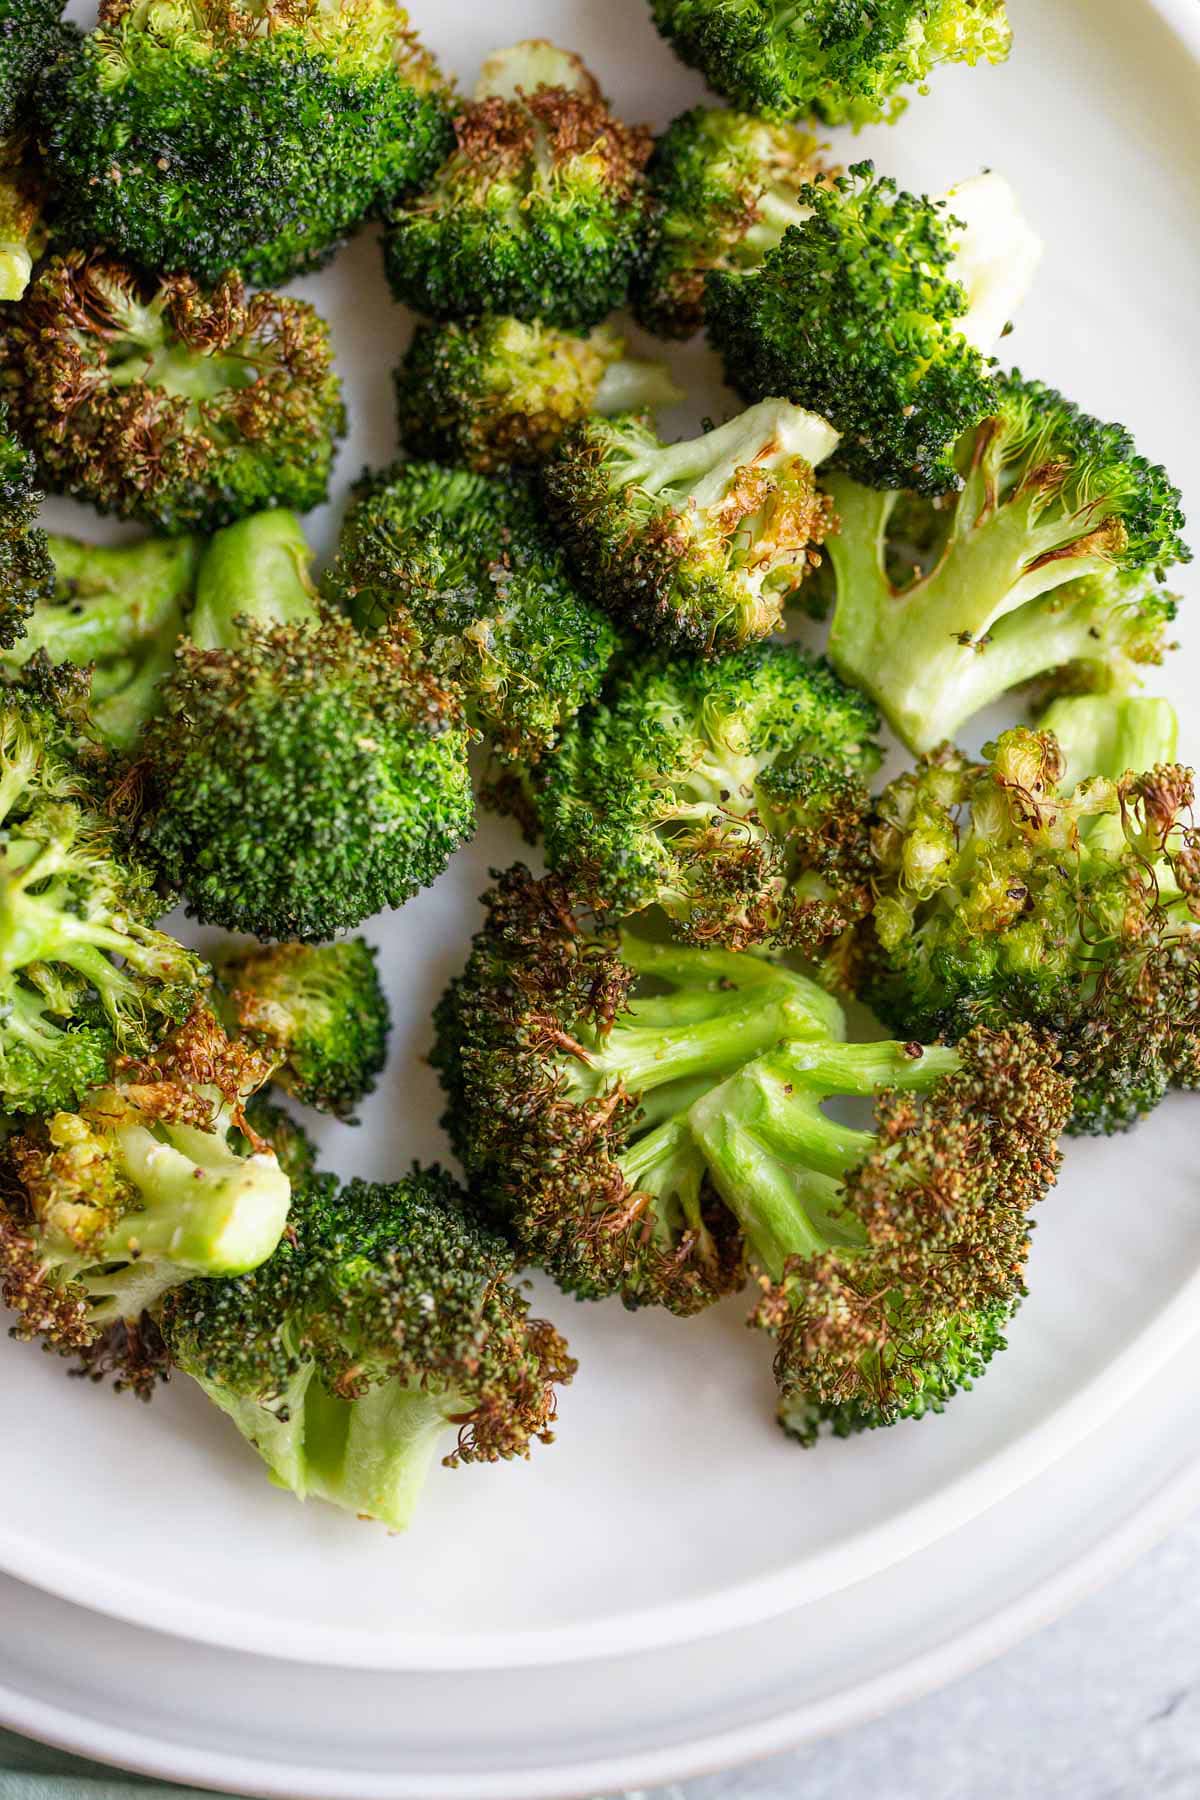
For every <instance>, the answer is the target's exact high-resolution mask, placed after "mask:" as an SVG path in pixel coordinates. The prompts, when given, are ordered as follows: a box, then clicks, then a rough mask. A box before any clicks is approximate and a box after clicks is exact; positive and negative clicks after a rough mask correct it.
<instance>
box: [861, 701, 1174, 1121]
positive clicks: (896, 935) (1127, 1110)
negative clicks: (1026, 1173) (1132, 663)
mask: <svg viewBox="0 0 1200 1800" xmlns="http://www.w3.org/2000/svg"><path fill="white" fill-rule="evenodd" d="M1065 704H1067V705H1071V704H1080V703H1078V702H1075V703H1072V702H1067V703H1065ZM1091 704H1099V705H1102V706H1103V705H1108V704H1113V705H1117V704H1120V703H1119V702H1113V703H1109V702H1103V701H1102V702H1098V703H1097V702H1093V703H1091ZM1126 704H1129V703H1126ZM1132 704H1134V705H1135V706H1136V705H1137V702H1133V703H1132ZM1165 747H1166V748H1167V749H1168V752H1169V750H1170V746H1169V745H1167V746H1165ZM986 757H987V760H985V761H983V762H971V761H970V760H969V759H968V758H967V757H965V756H964V755H963V754H962V753H961V752H959V751H955V750H950V749H948V748H946V749H943V750H941V751H938V752H935V753H934V754H933V755H932V756H929V757H926V758H925V759H924V760H923V761H922V762H921V763H919V764H918V765H917V767H916V769H915V770H913V771H910V772H909V773H908V774H906V775H902V776H901V777H899V779H898V780H896V781H894V782H893V783H892V784H891V786H890V787H888V788H887V789H885V791H884V793H883V796H882V798H881V800H880V802H879V812H878V823H877V827H876V830H875V834H874V843H875V853H876V860H877V867H878V873H877V876H876V889H877V898H876V907H875V913H874V930H873V939H874V942H873V943H872V944H871V946H870V948H869V951H868V970H869V973H868V976H867V982H866V996H867V998H868V999H869V1000H870V1002H871V1004H872V1005H874V1006H875V1007H876V1008H877V1010H878V1011H879V1012H880V1014H881V1015H882V1016H883V1017H884V1018H885V1019H888V1020H890V1021H892V1022H893V1023H894V1024H896V1025H898V1026H899V1027H900V1028H901V1029H903V1030H909V1031H913V1032H915V1033H918V1034H921V1035H927V1034H930V1033H933V1032H946V1033H948V1034H949V1035H951V1036H958V1035H959V1034H961V1033H962V1032H963V1031H965V1030H967V1029H969V1028H970V1027H971V1026H973V1025H975V1024H977V1023H981V1022H982V1023H985V1024H991V1025H1001V1024H1004V1023H1006V1022H1008V1021H1010V1020H1012V1019H1028V1020H1031V1021H1033V1022H1035V1023H1037V1024H1039V1025H1042V1026H1045V1027H1046V1028H1048V1029H1050V1030H1052V1031H1054V1032H1055V1033H1056V1034H1057V1035H1058V1036H1059V1037H1060V1039H1061V1041H1062V1042H1063V1045H1064V1050H1063V1067H1064V1070H1065V1071H1066V1073H1067V1074H1069V1075H1070V1076H1071V1078H1072V1079H1073V1080H1074V1081H1075V1083H1076V1086H1077V1099H1076V1110H1075V1116H1074V1121H1073V1125H1074V1128H1075V1129H1077V1130H1100V1131H1112V1130H1118V1129H1123V1128H1125V1127H1126V1126H1128V1125H1131V1124H1133V1123H1134V1122H1135V1120H1136V1119H1137V1118H1138V1117H1140V1116H1141V1115H1142V1114H1144V1113H1145V1112H1147V1111H1149V1110H1150V1108H1151V1107H1152V1106H1154V1105H1155V1104H1157V1102H1158V1101H1159V1100H1160V1099H1161V1098H1162V1097H1163V1095H1164V1094H1165V1093H1166V1092H1167V1090H1168V1089H1169V1088H1170V1087H1172V1086H1179V1087H1192V1086H1195V1085H1196V1083H1197V1080H1198V1079H1200V936H1198V935H1197V933H1196V932H1195V930H1194V927H1193V924H1192V920H1193V919H1194V918H1196V917H1197V916H1198V914H1200V903H1198V901H1197V894H1196V879H1195V864H1194V858H1195V855H1196V842H1195V832H1194V828H1193V826H1192V823H1191V806H1192V790H1193V782H1192V775H1191V771H1190V770H1188V769H1182V768H1180V767H1179V765H1178V764H1175V763H1173V762H1171V761H1158V762H1155V763H1154V764H1153V766H1150V767H1148V768H1145V769H1142V770H1131V771H1128V772H1123V771H1122V770H1121V769H1115V770H1102V771H1097V772H1096V774H1095V775H1094V776H1092V777H1091V778H1090V779H1085V780H1083V781H1082V782H1081V783H1080V785H1078V786H1076V787H1075V788H1074V789H1066V790H1065V791H1064V790H1063V789H1062V786H1061V783H1062V777H1063V774H1064V762H1063V757H1062V754H1061V751H1060V748H1059V745H1058V743H1057V741H1056V739H1055V738H1054V736H1053V735H1052V734H1050V733H1048V732H1042V733H1038V732H1032V731H1028V730H1024V729H1018V730H1014V731H1008V732H1005V733H1004V735H1003V736H1002V737H1001V738H1000V739H999V740H998V741H997V743H996V744H995V745H993V746H990V747H989V749H988V751H987V752H986ZM1072 773H1073V775H1076V776H1078V775H1082V774H1084V773H1085V771H1083V770H1073V771H1072Z"/></svg>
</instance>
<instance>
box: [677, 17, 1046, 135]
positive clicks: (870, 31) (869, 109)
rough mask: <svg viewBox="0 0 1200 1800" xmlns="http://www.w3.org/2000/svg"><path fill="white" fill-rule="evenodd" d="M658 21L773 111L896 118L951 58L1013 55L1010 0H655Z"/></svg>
mask: <svg viewBox="0 0 1200 1800" xmlns="http://www.w3.org/2000/svg"><path fill="white" fill-rule="evenodd" d="M650 9H651V11H652V13H653V14H654V22H655V24H656V25H657V26H658V29H659V30H660V31H661V32H662V34H663V36H664V37H665V38H668V39H669V40H670V42H671V43H672V44H673V45H674V47H675V49H676V51H677V52H678V54H679V55H680V56H681V57H682V58H683V60H684V62H686V63H691V64H692V66H693V67H694V68H697V69H699V70H700V72H701V74H702V75H703V76H704V79H705V80H706V81H707V82H708V84H709V86H710V87H712V88H713V89H714V90H715V91H716V92H717V93H718V94H724V95H725V96H726V97H727V98H728V99H730V100H732V101H733V102H734V104H735V105H737V106H744V107H745V108H746V110H747V111H748V112H756V113H761V114H762V116H763V117H764V118H767V119H795V118H800V117H803V116H804V115H805V114H810V113H811V114H814V115H815V116H816V117H817V118H820V119H823V120H824V121H825V123H826V124H827V125H853V126H855V127H856V128H857V127H858V126H860V125H872V124H877V123H889V124H890V123H892V122H893V121H894V120H896V119H897V118H899V116H900V114H901V113H902V112H903V111H904V108H905V107H906V106H907V104H908V102H907V100H906V99H905V97H904V96H903V95H902V94H901V93H899V91H898V90H899V89H900V88H904V87H913V86H915V87H916V88H917V90H918V92H920V93H924V92H926V87H925V83H926V80H927V78H928V76H929V75H930V73H931V72H932V71H933V70H934V69H936V68H938V67H939V66H940V65H941V64H942V63H952V62H965V63H970V64H971V65H972V66H974V64H975V63H977V62H981V61H983V62H990V63H998V62H1003V61H1004V59H1005V57H1006V56H1007V55H1008V51H1009V45H1010V42H1011V37H1012V33H1011V30H1010V27H1009V23H1008V17H1007V13H1006V11H1005V3H1004V0H875V4H873V5H871V6H861V5H859V4H857V0H855V3H854V4H850V5H848V4H846V0H650Z"/></svg>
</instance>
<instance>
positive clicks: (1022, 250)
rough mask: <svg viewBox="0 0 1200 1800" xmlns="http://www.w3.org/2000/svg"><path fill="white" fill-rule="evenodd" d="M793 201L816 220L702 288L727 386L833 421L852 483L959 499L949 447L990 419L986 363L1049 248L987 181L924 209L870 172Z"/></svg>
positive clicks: (864, 167)
mask: <svg viewBox="0 0 1200 1800" xmlns="http://www.w3.org/2000/svg"><path fill="white" fill-rule="evenodd" d="M798 200H799V202H800V203H801V204H802V205H803V206H805V207H807V208H809V209H810V216H809V217H808V218H806V219H805V220H804V221H803V222H802V223H800V224H795V225H791V226H789V227H788V229H787V230H786V231H785V232H784V234H783V237H782V239H781V240H780V242H779V244H778V246H777V247H776V248H774V249H770V250H768V251H767V252H766V254H765V255H764V257H763V259H762V261H761V263H760V264H759V265H758V266H757V267H754V268H749V269H714V270H712V271H711V272H710V273H709V275H708V277H707V279H706V287H705V319H706V322H707V325H708V330H709V335H710V336H711V338H712V340H713V342H714V344H715V345H716V347H717V349H718V350H720V351H721V353H722V355H723V356H724V359H725V368H726V373H727V375H728V378H729V380H730V382H731V383H732V384H733V386H734V387H736V388H737V389H738V390H739V391H740V392H741V393H743V394H745V396H746V398H747V399H749V400H762V399H765V398H767V397H768V396H770V395H774V394H784V395H786V396H787V398H788V399H789V400H794V401H795V402H796V403H797V405H799V406H806V407H810V408H811V409H812V411H813V412H817V413H820V414H821V415H822V416H823V417H825V418H827V419H829V420H830V421H831V422H832V424H833V425H834V426H835V427H836V429H837V430H838V431H839V432H840V433H841V443H840V444H839V446H838V449H837V456H836V462H837V465H838V466H839V467H840V468H843V469H845V470H846V471H847V472H848V473H849V474H851V475H853V476H854V478H855V479H856V480H857V481H862V482H866V483H867V484H868V486H872V487H882V488H893V487H896V488H900V487H903V488H914V489H916V490H918V491H919V492H921V493H928V494H934V493H940V492H942V491H944V490H945V489H947V488H952V487H954V486H955V485H956V484H957V481H958V473H957V471H956V469H955V466H954V461H953V455H952V451H953V445H954V442H955V440H956V439H957V438H958V437H959V436H960V434H961V433H962V432H963V431H964V430H966V429H967V427H969V426H971V425H975V424H977V423H978V422H979V421H980V420H981V419H984V418H986V417H987V415H988V414H989V413H990V412H991V411H992V410H993V408H994V405H995V399H996V386H995V382H994V380H993V378H992V375H991V372H990V366H989V362H988V356H987V353H988V351H989V350H990V348H991V346H992V344H993V343H994V342H995V341H996V340H997V339H998V338H999V337H1000V336H1001V334H1002V333H1003V330H1004V327H1005V325H1006V323H1007V321H1008V320H1009V318H1010V317H1011V315H1012V312H1013V311H1014V310H1015V308H1016V306H1017V305H1018V304H1019V302H1020V301H1021V300H1022V299H1023V298H1024V295H1025V293H1026V291H1027V290H1028V286H1029V283H1030V281H1031V279H1032V275H1033V270H1034V269H1035V267H1036V265H1037V260H1038V255H1039V251H1040V246H1039V245H1038V242H1037V240H1036V239H1035V238H1034V237H1033V234H1032V233H1031V232H1030V231H1029V228H1028V227H1027V226H1026V225H1025V223H1024V221H1023V220H1022V219H1021V217H1020V215H1019V213H1018V211H1017V206H1016V199H1015V196H1014V195H1013V193H1012V190H1011V188H1010V187H1009V186H1008V183H1007V182H1006V181H1004V180H1003V178H1002V177H1001V176H999V175H991V174H989V175H980V176H977V177H976V178H975V179H974V180H972V181H966V182H963V183H962V184H961V185H960V186H959V187H957V188H953V189H951V191H950V193H949V195H948V196H947V197H946V199H944V200H930V199H928V198H927V197H926V196H924V195H917V194H910V193H906V192H904V191H903V190H900V189H898V188H897V186H896V183H895V182H894V181H890V180H887V179H885V178H881V179H878V180H877V179H876V178H875V167H874V164H873V163H869V162H862V163H855V164H854V165H853V166H852V167H851V169H850V171H849V173H848V174H847V175H843V176H838V177H837V178H836V179H835V180H833V181H832V182H829V183H828V184H826V185H824V186H818V185H816V184H815V183H812V184H810V185H808V186H806V187H803V188H801V189H800V192H799V195H798Z"/></svg>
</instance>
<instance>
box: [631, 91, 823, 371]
mask: <svg viewBox="0 0 1200 1800" xmlns="http://www.w3.org/2000/svg"><path fill="white" fill-rule="evenodd" d="M820 148H821V146H820V144H819V143H818V141H817V139H816V138H815V137H814V136H813V135H812V133H811V132H809V131H807V130H805V129H804V127H803V126H799V125H784V124H780V125H771V124H768V123H767V122H766V121H765V120H763V119H761V118H757V117H755V116H754V115H753V114H751V113H740V112H730V111H727V110H726V109H724V108H720V107H707V106H694V107H693V108H692V109H691V111H690V112H685V113H683V114H681V115H680V117H679V118H678V119H675V120H674V121H673V122H672V123H671V124H670V125H669V126H668V127H667V129H666V131H664V132H663V135H662V136H661V137H660V138H659V140H658V142H657V143H656V145H655V147H654V155H653V156H652V157H651V159H650V164H649V167H648V169H647V171H646V176H647V180H648V182H649V185H650V193H651V197H652V200H653V212H652V215H651V225H650V229H649V234H648V236H649V241H648V247H647V252H646V255H645V257H644V258H643V260H642V264H641V266H640V267H639V269H638V271H637V274H636V276H635V277H634V286H633V305H634V311H635V313H636V314H637V317H638V318H639V320H640V321H641V323H642V324H643V325H644V326H645V327H646V329H647V330H648V331H654V332H657V333H658V335H659V336H660V337H671V338H676V337H677V338H685V337H690V336H691V335H692V333H693V332H694V331H699V329H700V327H701V325H702V324H703V322H704V278H705V276H706V275H707V273H708V271H709V270H710V269H746V268H757V267H758V265H759V263H761V261H762V259H763V257H764V256H765V255H766V253H767V251H768V250H773V249H775V248H776V247H777V246H778V244H779V242H780V239H781V238H782V237H783V234H784V232H785V231H786V230H787V228H788V226H789V225H798V224H801V223H803V221H804V220H805V219H807V218H810V217H811V208H809V207H808V206H806V205H805V204H804V203H803V201H802V200H801V199H800V198H799V196H800V193H801V190H802V189H803V188H804V187H806V186H807V185H808V183H810V182H816V181H821V180H823V179H826V178H827V177H826V172H825V171H824V170H823V169H822V166H821V163H820V160H819V157H818V151H819V150H820Z"/></svg>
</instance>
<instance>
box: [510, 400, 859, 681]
mask: <svg viewBox="0 0 1200 1800" xmlns="http://www.w3.org/2000/svg"><path fill="white" fill-rule="evenodd" d="M837 441H838V439H837V433H836V431H834V429H833V428H832V426H831V425H829V424H827V422H826V421H825V420H824V419H821V418H818V417H817V416H816V415H815V414H813V413H807V412H802V411H801V410H800V408H799V407H796V406H791V405H789V404H788V402H787V401H786V400H764V401H762V402H761V404H759V405H758V406H752V407H750V408H749V409H748V410H747V411H746V412H744V413H741V414H739V416H738V417H737V418H736V419H731V420H730V421H729V423H728V424H727V425H722V426H721V427H720V428H719V429H718V430H716V431H709V432H707V433H705V434H704V435H703V436H701V437H698V438H692V439H689V440H687V441H685V442H683V443H678V444H671V445H666V444H664V443H663V442H662V441H661V439H659V438H658V437H657V436H656V435H655V433H654V432H653V431H652V430H651V429H650V427H649V426H648V425H647V424H646V423H645V422H644V421H642V420H640V419H636V418H618V419H614V420H611V421H605V420H600V419H593V420H588V421H586V422H585V423H583V424H581V425H578V426H576V427H575V428H574V430H573V431H570V432H568V434H567V436H566V437H565V438H564V439H563V441H562V443H561V445H560V446H559V450H558V453H557V455H556V457H555V458H554V460H553V461H552V462H550V463H549V464H547V466H546V469H545V470H544V472H543V479H544V483H545V491H546V497H547V501H548V503H549V507H550V511H551V514H552V516H553V518H554V521H555V524H556V526H557V528H558V530H559V533H560V536H561V537H562V540H563V543H564V545H565V547H566V549H567V551H568V554H569V556H570V557H571V560H572V562H573V563H574V565H575V567H576V569H577V570H578V572H579V575H580V578H581V579H582V580H583V581H584V582H585V584H586V586H587V588H588V590H589V591H590V592H591V593H592V594H593V595H594V596H595V598H596V599H597V600H598V601H599V602H600V604H601V605H603V606H604V607H606V608H607V609H608V611H609V612H611V613H612V614H613V616H614V617H615V618H616V619H617V620H618V621H619V622H621V623H622V624H628V625H631V626H633V627H634V628H635V629H636V630H638V631H639V632H644V633H645V634H646V635H647V636H648V637H650V638H651V639H652V640H653V641H654V642H655V643H656V644H658V645H661V646H663V647H665V648H668V649H678V650H686V651H690V652H692V653H699V654H702V655H718V654H723V653H725V652H727V651H730V650H737V649H740V648H741V647H742V646H743V645H745V644H748V643H753V642H754V641H755V639H757V638H762V637H766V636H768V635H769V633H771V632H772V631H775V630H778V629H779V628H780V626H781V623H782V619H783V609H784V606H785V604H786V602H787V600H788V599H789V597H790V596H791V595H793V594H794V593H795V591H796V589H797V588H798V587H799V586H800V584H801V582H802V581H803V580H804V578H805V576H806V575H807V574H808V572H809V571H810V569H812V568H813V567H814V566H815V565H816V564H818V563H819V562H820V560H821V559H820V547H821V545H822V544H823V543H824V542H825V539H826V536H827V535H828V533H829V532H830V531H831V530H832V529H833V528H834V515H833V512H832V509H831V507H830V505H829V502H828V500H827V499H826V497H825V495H824V494H822V493H821V492H820V491H819V489H818V487H817V484H816V481H815V479H814V476H813V469H814V466H815V465H816V464H817V463H820V462H823V461H824V460H825V458H826V457H827V456H828V455H829V454H830V452H831V451H832V450H833V448H834V446H835V445H836V444H837Z"/></svg>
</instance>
